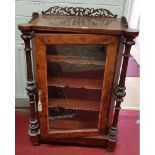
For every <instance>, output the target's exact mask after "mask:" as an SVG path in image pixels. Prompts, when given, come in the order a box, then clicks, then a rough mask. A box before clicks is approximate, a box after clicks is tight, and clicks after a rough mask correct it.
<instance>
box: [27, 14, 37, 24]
mask: <svg viewBox="0 0 155 155" xmlns="http://www.w3.org/2000/svg"><path fill="white" fill-rule="evenodd" d="M38 17H39V13H38V12H33V13H32V18H31V20H30V21H29V23H31V22H32V21H33V20H34V19H36V18H38Z"/></svg>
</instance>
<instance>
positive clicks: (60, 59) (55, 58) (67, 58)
mask: <svg viewBox="0 0 155 155" xmlns="http://www.w3.org/2000/svg"><path fill="white" fill-rule="evenodd" d="M47 62H65V63H70V64H84V65H89V64H92V65H104V60H95V59H88V58H80V57H75V56H60V55H47Z"/></svg>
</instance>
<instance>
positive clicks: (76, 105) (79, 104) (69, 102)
mask: <svg viewBox="0 0 155 155" xmlns="http://www.w3.org/2000/svg"><path fill="white" fill-rule="evenodd" d="M48 105H49V107H55V106H60V107H64V108H70V109H76V110H89V111H99V106H100V102H97V101H88V100H76V99H51V98H50V99H48Z"/></svg>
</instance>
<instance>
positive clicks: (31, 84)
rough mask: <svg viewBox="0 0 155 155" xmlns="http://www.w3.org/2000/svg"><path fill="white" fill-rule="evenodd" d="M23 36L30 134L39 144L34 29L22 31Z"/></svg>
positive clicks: (32, 140)
mask: <svg viewBox="0 0 155 155" xmlns="http://www.w3.org/2000/svg"><path fill="white" fill-rule="evenodd" d="M22 33H23V34H22V35H21V38H22V39H23V40H24V43H25V49H24V50H25V54H26V64H27V66H26V69H27V71H26V72H27V82H26V90H27V95H28V96H29V104H30V120H29V131H28V133H29V135H30V138H31V142H32V144H33V145H38V144H39V134H40V131H39V122H38V117H37V109H36V97H35V96H36V92H37V89H36V83H35V81H34V76H33V72H32V61H31V47H30V40H31V39H32V38H33V32H32V31H22Z"/></svg>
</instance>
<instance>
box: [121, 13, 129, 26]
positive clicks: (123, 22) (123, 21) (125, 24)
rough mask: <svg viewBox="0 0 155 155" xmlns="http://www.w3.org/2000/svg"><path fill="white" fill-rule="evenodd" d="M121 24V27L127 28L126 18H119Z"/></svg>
mask: <svg viewBox="0 0 155 155" xmlns="http://www.w3.org/2000/svg"><path fill="white" fill-rule="evenodd" d="M121 24H122V26H123V27H125V28H128V22H127V19H126V17H124V16H123V17H122V18H121Z"/></svg>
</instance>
